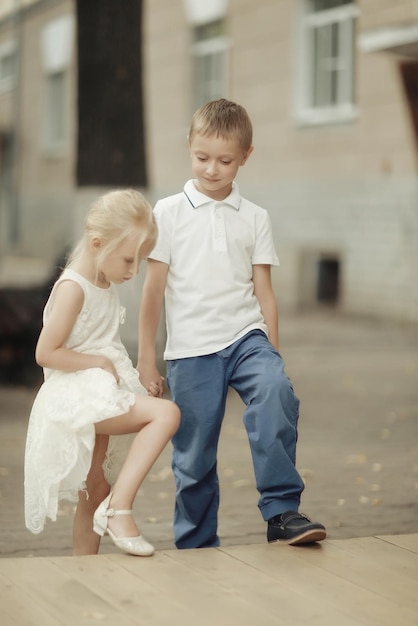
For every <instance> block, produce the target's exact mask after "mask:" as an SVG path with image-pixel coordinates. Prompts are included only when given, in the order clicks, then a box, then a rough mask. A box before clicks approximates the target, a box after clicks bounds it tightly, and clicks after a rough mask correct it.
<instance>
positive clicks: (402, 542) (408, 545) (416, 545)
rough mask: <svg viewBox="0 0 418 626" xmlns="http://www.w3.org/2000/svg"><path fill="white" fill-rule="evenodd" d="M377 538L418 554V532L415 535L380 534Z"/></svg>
mask: <svg viewBox="0 0 418 626" xmlns="http://www.w3.org/2000/svg"><path fill="white" fill-rule="evenodd" d="M377 538H378V539H381V540H382V541H387V542H388V543H392V544H393V545H394V546H398V548H405V550H410V551H411V552H415V554H418V533H416V534H415V535H379V536H378V537H377Z"/></svg>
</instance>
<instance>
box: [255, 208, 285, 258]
mask: <svg viewBox="0 0 418 626" xmlns="http://www.w3.org/2000/svg"><path fill="white" fill-rule="evenodd" d="M255 227H256V238H255V246H254V251H253V256H252V264H253V265H279V264H280V263H279V258H278V256H277V253H276V249H275V247H274V241H273V229H272V227H271V221H270V216H269V214H268V213H267V211H265V210H262V211H260V212H259V213H257V215H256V220H255Z"/></svg>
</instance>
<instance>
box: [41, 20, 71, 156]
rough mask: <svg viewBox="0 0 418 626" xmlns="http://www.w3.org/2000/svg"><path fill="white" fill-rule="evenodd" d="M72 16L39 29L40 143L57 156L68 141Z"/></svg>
mask: <svg viewBox="0 0 418 626" xmlns="http://www.w3.org/2000/svg"><path fill="white" fill-rule="evenodd" d="M73 39H74V20H73V16H72V15H63V16H61V17H59V18H57V19H55V20H52V21H50V22H47V24H46V25H45V26H44V27H43V29H42V31H41V42H40V43H41V59H42V67H43V70H44V107H43V127H42V130H43V135H42V143H43V148H44V150H45V152H46V153H47V154H48V156H60V155H61V154H62V153H63V150H64V149H65V148H66V145H67V143H68V140H69V138H68V125H69V115H70V103H69V75H70V72H69V70H70V66H71V60H72V53H73V46H74V41H73Z"/></svg>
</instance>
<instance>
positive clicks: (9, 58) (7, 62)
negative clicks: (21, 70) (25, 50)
mask: <svg viewBox="0 0 418 626" xmlns="http://www.w3.org/2000/svg"><path fill="white" fill-rule="evenodd" d="M15 77H16V52H15V46H14V44H13V42H11V41H8V42H6V43H3V44H0V93H3V92H5V91H9V90H10V89H13V86H14V81H15Z"/></svg>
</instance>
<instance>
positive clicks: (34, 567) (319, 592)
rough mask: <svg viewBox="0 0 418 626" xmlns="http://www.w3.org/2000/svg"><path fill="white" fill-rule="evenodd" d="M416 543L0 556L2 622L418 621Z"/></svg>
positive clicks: (224, 625)
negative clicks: (133, 554)
mask: <svg viewBox="0 0 418 626" xmlns="http://www.w3.org/2000/svg"><path fill="white" fill-rule="evenodd" d="M398 542H399V544H400V545H398ZM415 549H416V537H415V536H413V537H410V538H406V537H400V538H398V537H393V536H388V537H379V538H373V537H370V538H361V539H348V540H334V541H333V540H327V541H325V542H323V543H322V544H318V545H316V546H309V547H308V546H305V547H291V546H287V545H285V544H274V545H268V544H264V543H263V544H258V545H246V546H229V547H226V548H218V549H213V548H211V549H201V550H167V551H158V552H157V553H156V554H155V555H154V556H153V557H152V558H147V559H145V558H139V557H130V556H127V555H123V554H120V553H116V554H115V553H112V554H107V555H99V556H92V557H54V558H47V557H37V558H32V559H22V558H21V559H0V623H1V624H2V626H3V624H4V626H23V625H24V626H67V625H68V626H73V625H74V624H77V625H80V626H85V625H87V624H88V625H91V624H92V622H93V623H94V622H96V621H97V622H101V623H112V624H118V626H132V625H133V624H135V625H136V626H167V624H171V625H172V626H178V625H180V624H181V626H195V625H196V624H199V626H213V625H214V624H215V625H216V626H235V624H239V625H240V626H254V625H257V624H262V626H277V625H278V624H283V625H285V626H288V625H290V626H302V625H306V624H309V625H310V626H335V624H338V626H366V625H367V626H392V625H393V623H394V622H395V620H396V622H399V623H402V626H416V624H418V599H417V597H416V596H417V593H416V590H417V587H418V585H417V583H418V559H417V553H416V551H415Z"/></svg>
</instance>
